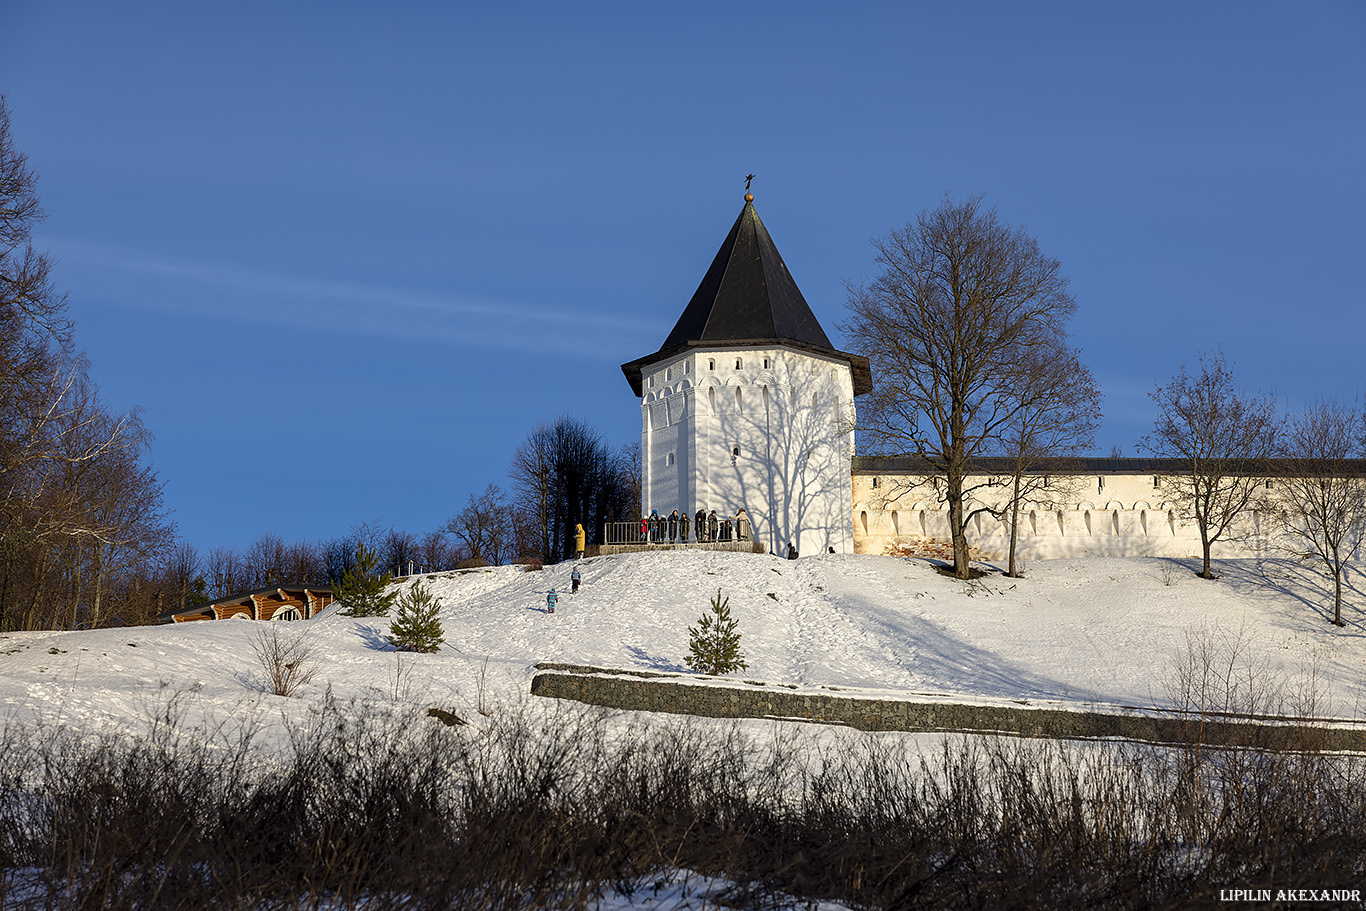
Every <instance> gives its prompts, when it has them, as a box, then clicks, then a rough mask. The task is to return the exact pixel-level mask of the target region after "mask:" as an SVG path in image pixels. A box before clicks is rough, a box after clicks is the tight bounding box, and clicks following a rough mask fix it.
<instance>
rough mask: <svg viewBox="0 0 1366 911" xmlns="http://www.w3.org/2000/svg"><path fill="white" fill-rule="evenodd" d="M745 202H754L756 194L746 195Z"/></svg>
mask: <svg viewBox="0 0 1366 911" xmlns="http://www.w3.org/2000/svg"><path fill="white" fill-rule="evenodd" d="M745 202H754V194H753V193H746V194H745Z"/></svg>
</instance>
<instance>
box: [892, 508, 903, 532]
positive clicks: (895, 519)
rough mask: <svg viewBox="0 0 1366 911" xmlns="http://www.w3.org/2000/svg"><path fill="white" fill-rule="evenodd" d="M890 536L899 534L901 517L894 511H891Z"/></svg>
mask: <svg viewBox="0 0 1366 911" xmlns="http://www.w3.org/2000/svg"><path fill="white" fill-rule="evenodd" d="M892 534H894V535H899V534H901V515H900V513H898V512H897V511H896V510H895V509H893V510H892Z"/></svg>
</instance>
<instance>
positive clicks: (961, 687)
mask: <svg viewBox="0 0 1366 911" xmlns="http://www.w3.org/2000/svg"><path fill="white" fill-rule="evenodd" d="M579 566H580V569H581V571H582V573H583V580H584V581H583V588H582V589H581V590H580V592H579V593H578V594H577V595H572V596H571V595H569V594H568V592H569V588H570V584H569V572H570V569H571V565H570V564H568V563H565V564H561V565H558V566H553V567H549V568H547V569H545V570H544V571H541V572H524V571H522V569H521V568H520V567H497V568H493V569H490V570H487V571H471V572H463V573H443V574H437V575H434V576H430V577H424V581H425V582H426V584H428V585H430V587H431V588H432V589H433V591H434V592H435V593H436V594H437V595H438V596H439V597H440V598H441V603H442V617H443V622H444V625H445V632H446V639H447V645H446V647H445V648H443V649H442V651H441V652H439V653H438V654H435V655H406V654H405V655H400V654H397V653H395V652H394V651H392V650H391V649H390V648H389V646H388V644H387V643H386V642H385V640H384V638H383V635H384V633H385V632H387V630H388V621H387V620H383V619H368V620H353V619H349V618H346V617H341V616H339V615H337V613H336V611H335V609H329V611H327V612H326V613H325V614H324V615H322V616H320V617H318V618H316V619H314V620H310V621H303V622H298V623H294V624H282V625H281V626H282V627H284V630H285V631H287V632H290V633H294V632H295V631H306V632H307V637H308V642H309V643H310V645H311V648H312V650H313V657H314V658H315V659H316V661H317V663H318V667H319V671H318V673H317V675H316V677H315V678H314V680H313V681H312V683H310V684H309V685H308V686H306V687H305V688H304V689H303V691H302V692H301V694H300V695H301V698H297V699H286V698H283V697H277V696H273V695H268V694H267V693H265V692H263V690H262V688H261V685H260V682H261V676H262V675H261V669H260V665H259V663H258V662H257V660H256V658H255V657H254V655H253V652H252V647H251V640H252V638H253V636H254V635H255V634H256V633H257V632H258V630H260V629H261V627H262V626H263V624H257V623H251V622H243V621H220V622H200V623H189V624H180V625H176V626H164V627H155V628H133V629H123V630H94V631H82V632H32V633H10V634H4V635H0V705H3V706H4V711H5V712H6V713H7V714H8V715H10V717H15V716H20V717H25V716H27V717H32V716H33V715H37V716H40V717H44V718H47V719H51V720H59V721H61V722H62V723H64V724H72V725H77V726H82V727H109V728H112V729H114V730H118V729H125V728H126V729H137V728H140V727H143V726H145V724H146V721H147V718H148V717H149V716H150V715H154V714H157V713H158V712H164V711H165V710H166V708H167V706H168V704H169V703H172V702H174V709H175V711H177V712H183V713H184V717H185V721H186V723H187V724H191V725H194V724H203V725H214V724H218V723H221V722H224V721H226V720H228V719H241V718H242V717H252V718H255V719H258V720H259V721H262V722H263V723H267V724H269V723H273V722H274V721H278V720H280V719H282V718H283V719H289V718H290V717H293V716H296V715H298V714H300V713H304V712H307V711H308V706H309V705H310V704H311V703H312V704H316V701H317V699H318V698H320V697H321V696H322V695H323V694H324V693H326V692H329V691H330V693H331V694H332V695H333V696H336V697H340V698H343V699H353V698H355V699H362V700H367V701H375V702H385V701H393V700H395V698H396V697H402V696H405V695H406V696H408V697H410V698H414V699H418V700H421V701H425V702H429V703H433V704H441V705H443V706H446V707H448V708H450V709H451V710H453V711H455V712H457V713H459V714H461V715H464V716H467V717H475V718H477V717H478V716H477V712H476V709H477V708H478V707H479V702H480V700H481V698H482V699H483V701H484V703H485V706H486V707H487V705H488V703H490V702H496V701H501V700H515V699H522V698H525V697H524V694H525V693H526V692H527V688H528V685H529V682H530V679H531V676H532V673H533V670H532V666H533V665H534V664H535V663H536V662H539V661H564V662H573V663H579V664H593V665H600V666H608V667H621V668H645V669H656V670H659V669H664V670H673V671H685V670H686V668H685V667H684V666H683V661H682V659H683V655H684V654H685V653H686V651H687V646H688V633H687V630H688V627H689V626H690V625H692V624H695V623H696V622H697V619H698V617H699V616H700V615H701V614H702V613H703V612H704V611H705V610H706V609H707V605H708V601H709V599H710V598H711V597H713V596H714V595H715V594H716V592H717V590H718V589H719V590H720V591H721V592H722V594H723V595H724V596H727V597H729V599H730V607H731V611H732V613H733V615H734V616H735V617H736V618H737V619H738V620H739V623H740V630H741V633H742V635H743V637H744V638H743V642H742V646H743V649H744V651H745V654H746V656H747V659H748V662H749V669H748V670H747V671H746V672H745V673H744V676H745V677H747V678H750V679H762V680H767V681H772V682H783V683H792V684H797V685H804V686H816V685H836V686H842V687H853V688H859V689H877V690H897V691H904V692H913V693H938V694H952V695H956V696H959V697H962V698H968V699H971V698H991V699H1003V698H1004V699H1024V700H1050V701H1059V702H1064V703H1076V704H1091V703H1109V704H1125V705H1152V704H1153V703H1154V702H1156V703H1159V704H1160V703H1163V702H1165V700H1166V688H1165V685H1166V683H1167V681H1168V680H1170V679H1171V676H1172V668H1173V666H1174V663H1175V661H1176V659H1177V657H1178V655H1179V653H1180V652H1181V650H1182V649H1183V648H1184V647H1185V646H1186V643H1187V637H1188V635H1189V634H1191V633H1193V632H1194V633H1196V634H1200V632H1201V631H1202V630H1203V631H1206V632H1208V633H1210V634H1211V635H1213V636H1214V637H1215V638H1222V639H1226V640H1227V639H1230V638H1236V637H1239V636H1241V639H1242V647H1243V650H1244V656H1245V657H1246V658H1248V659H1250V660H1252V661H1254V662H1256V663H1257V664H1258V665H1259V666H1260V667H1262V668H1264V669H1266V670H1267V671H1269V672H1271V673H1274V674H1281V675H1284V676H1286V677H1288V678H1297V677H1301V676H1303V675H1304V674H1306V673H1307V672H1309V671H1311V670H1313V671H1315V672H1317V674H1318V675H1319V686H1320V689H1321V690H1322V691H1326V692H1328V693H1330V694H1331V696H1332V697H1333V702H1332V705H1331V706H1330V707H1325V706H1322V705H1321V706H1320V710H1321V711H1323V710H1324V709H1325V708H1326V709H1327V710H1328V711H1331V712H1332V713H1334V714H1337V715H1340V716H1355V715H1356V714H1357V710H1358V707H1360V706H1366V698H1364V697H1366V679H1363V674H1362V673H1361V671H1362V668H1363V665H1364V664H1366V661H1364V660H1363V659H1366V636H1364V635H1363V631H1364V629H1366V626H1364V625H1363V617H1362V612H1361V609H1360V607H1359V606H1358V605H1366V597H1363V596H1362V595H1361V593H1360V591H1359V587H1360V579H1361V577H1360V576H1359V575H1357V574H1356V572H1355V571H1354V572H1353V574H1352V576H1351V580H1350V581H1351V583H1352V585H1353V586H1354V587H1353V588H1352V589H1351V590H1350V592H1349V594H1350V597H1351V598H1353V599H1356V604H1354V605H1352V606H1349V607H1347V608H1345V610H1344V617H1345V618H1346V619H1347V626H1346V627H1345V628H1343V629H1338V628H1337V627H1334V626H1332V625H1330V624H1329V623H1327V622H1326V619H1325V618H1326V616H1327V615H1326V613H1325V612H1326V610H1328V609H1329V607H1330V606H1331V603H1330V601H1329V600H1328V597H1329V596H1328V595H1327V594H1325V587H1324V585H1323V583H1322V581H1321V580H1320V578H1319V577H1317V576H1316V575H1314V574H1313V573H1312V572H1311V571H1310V570H1309V569H1307V568H1305V567H1301V566H1299V565H1297V564H1292V563H1284V562H1270V563H1264V564H1259V563H1255V562H1252V561H1247V562H1239V561H1232V562H1225V563H1221V564H1220V565H1219V566H1218V569H1219V571H1221V572H1222V573H1223V578H1222V579H1220V580H1219V581H1215V582H1209V581H1205V580H1201V579H1198V578H1195V577H1194V575H1193V572H1192V571H1193V569H1194V568H1195V563H1194V562H1193V561H1188V562H1187V563H1184V564H1178V563H1173V562H1172V561H1165V560H1157V559H1142V558H1128V559H1121V558H1116V559H1089V560H1058V561H1041V562H1036V563H1032V564H1030V565H1029V566H1028V567H1027V568H1026V577H1025V578H1023V579H1007V578H1004V577H1002V576H989V577H987V578H986V579H983V580H979V581H976V582H972V583H965V582H960V581H957V580H953V579H949V578H946V577H944V576H942V575H940V574H938V573H937V572H936V571H935V569H934V568H933V567H932V566H930V565H929V564H927V563H925V562H923V561H917V560H906V559H900V558H893V557H873V556H836V555H831V556H818V557H810V558H803V559H801V560H798V561H795V562H789V561H786V560H780V559H776V558H774V557H770V556H763V555H751V554H727V553H679V552H670V553H654V554H651V553H643V554H626V555H621V556H613V557H600V558H594V559H589V560H584V561H581V562H580V563H579ZM552 587H554V588H556V589H557V590H558V591H559V592H560V601H559V605H560V606H559V609H558V610H557V612H556V613H555V614H553V615H551V614H547V613H546V612H545V594H546V592H547V591H548V590H549V589H550V588H552ZM1325 713H1326V712H1325Z"/></svg>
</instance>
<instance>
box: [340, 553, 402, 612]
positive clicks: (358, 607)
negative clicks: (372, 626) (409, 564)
mask: <svg viewBox="0 0 1366 911" xmlns="http://www.w3.org/2000/svg"><path fill="white" fill-rule="evenodd" d="M378 563H379V557H378V556H377V555H376V554H375V552H374V551H373V550H370V549H369V548H368V547H366V546H365V544H364V543H363V542H358V543H357V544H356V559H355V562H354V563H353V564H352V566H351V568H350V569H348V570H347V571H346V573H345V574H344V575H343V576H342V580H341V583H340V584H339V585H338V586H337V588H336V591H334V592H333V595H335V596H336V599H337V600H338V601H340V602H341V603H342V604H344V605H345V608H344V609H343V610H342V611H341V615H342V616H343V617H383V616H384V615H386V614H388V613H389V607H390V606H391V605H392V604H393V603H394V599H395V598H397V597H398V592H393V591H391V592H386V591H385V589H387V588H388V587H389V583H390V582H392V581H393V578H394V577H393V575H392V574H391V573H385V574H384V575H376V574H375V566H376V565H378Z"/></svg>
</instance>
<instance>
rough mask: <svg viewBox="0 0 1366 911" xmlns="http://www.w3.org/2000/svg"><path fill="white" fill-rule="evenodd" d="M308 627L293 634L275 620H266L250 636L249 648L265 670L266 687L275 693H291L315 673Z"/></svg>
mask: <svg viewBox="0 0 1366 911" xmlns="http://www.w3.org/2000/svg"><path fill="white" fill-rule="evenodd" d="M307 636H308V631H307V630H300V631H299V632H298V633H297V634H295V635H292V636H291V635H290V634H288V633H284V632H281V630H280V626H279V624H277V623H273V622H270V621H266V624H265V626H263V627H261V629H259V630H257V631H256V635H254V636H253V637H252V639H251V650H252V652H253V653H254V654H255V655H256V660H257V662H258V663H260V665H261V670H262V672H264V674H265V679H266V688H267V689H268V690H269V691H270V692H272V693H274V694H275V695H276V696H293V695H294V694H295V693H297V692H298V691H299V688H300V687H302V686H306V685H307V684H308V683H309V681H311V680H312V679H313V677H314V675H315V674H317V673H318V662H317V660H316V659H315V657H314V655H313V646H312V643H310V642H308V641H307Z"/></svg>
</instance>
